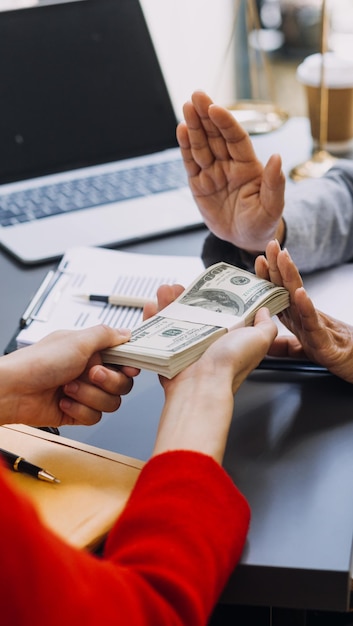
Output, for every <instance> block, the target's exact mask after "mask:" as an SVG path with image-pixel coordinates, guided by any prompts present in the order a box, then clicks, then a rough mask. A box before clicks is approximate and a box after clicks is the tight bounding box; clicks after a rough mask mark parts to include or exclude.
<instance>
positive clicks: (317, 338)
mask: <svg viewBox="0 0 353 626" xmlns="http://www.w3.org/2000/svg"><path fill="white" fill-rule="evenodd" d="M255 271H256V274H257V275H258V276H260V277H261V278H266V279H268V280H271V281H272V282H273V283H275V284H277V285H283V286H284V287H286V288H287V289H288V291H289V294H290V303H291V304H290V306H289V308H288V309H286V310H285V311H284V312H283V313H281V315H280V316H279V317H280V320H281V322H283V324H285V326H286V327H287V328H288V329H289V330H290V331H291V332H292V333H294V336H293V337H291V336H289V337H287V336H283V337H278V338H277V339H276V340H275V342H274V343H273V345H272V347H271V349H270V351H269V355H271V356H277V357H290V358H308V359H310V360H312V361H314V362H315V363H318V364H319V365H322V366H323V367H326V368H327V369H328V370H329V371H330V372H332V373H333V374H335V375H336V376H339V377H340V378H343V379H344V380H346V381H348V382H351V383H353V326H350V325H349V324H345V323H344V322H341V321H339V320H336V319H335V318H333V317H331V316H330V315H327V314H325V313H323V312H321V311H318V310H317V309H315V306H314V304H313V303H312V301H311V299H310V298H309V296H308V295H307V293H306V291H305V289H304V287H303V281H302V279H301V276H300V274H299V271H298V269H297V267H296V266H295V264H294V263H293V261H292V259H291V257H290V255H289V253H288V251H287V250H281V248H280V246H279V244H278V242H277V241H271V242H270V243H269V244H268V246H267V249H266V258H265V257H264V256H259V257H258V258H257V259H256V262H255Z"/></svg>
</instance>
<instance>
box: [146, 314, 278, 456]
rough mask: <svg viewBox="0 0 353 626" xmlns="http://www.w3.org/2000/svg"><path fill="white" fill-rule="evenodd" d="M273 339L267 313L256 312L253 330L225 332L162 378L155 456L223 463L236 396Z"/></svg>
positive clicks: (275, 330)
mask: <svg viewBox="0 0 353 626" xmlns="http://www.w3.org/2000/svg"><path fill="white" fill-rule="evenodd" d="M276 334H277V326H276V324H275V323H274V321H273V320H272V319H271V318H270V314H269V311H268V309H265V308H264V309H260V310H259V311H258V313H257V314H256V317H255V321H254V326H253V327H247V328H237V329H235V330H231V331H229V332H228V333H226V334H225V335H222V336H221V337H220V338H219V339H217V340H216V341H215V342H214V343H213V344H212V345H211V346H210V347H209V348H208V349H207V350H206V351H205V352H204V353H203V355H202V356H201V357H200V358H199V359H198V360H197V361H195V362H194V363H192V364H191V365H189V367H187V368H186V369H185V370H183V371H182V372H180V373H179V374H177V376H175V377H174V378H172V379H170V380H169V379H167V378H163V377H161V382H162V385H163V387H164V392H165V397H166V401H165V405H164V409H163V412H162V417H161V421H160V425H159V429H158V433H157V439H156V443H155V448H154V454H158V453H161V452H164V451H166V450H171V449H186V450H187V449H189V450H190V449H191V450H198V451H199V452H202V453H204V454H208V455H210V456H212V457H213V458H214V459H215V460H216V461H218V462H219V463H221V462H222V459H223V455H224V450H225V446H226V441H227V436H228V431H229V426H230V423H231V419H232V415H233V408H234V394H235V393H236V392H237V390H238V389H239V387H240V385H241V384H242V383H243V382H244V380H245V379H246V377H247V376H248V374H249V373H250V372H251V371H252V370H253V369H254V368H255V367H256V366H257V365H258V364H259V362H260V361H261V360H262V359H263V358H264V356H265V355H266V353H267V351H268V350H269V347H270V345H271V343H272V342H273V340H274V338H275V336H276Z"/></svg>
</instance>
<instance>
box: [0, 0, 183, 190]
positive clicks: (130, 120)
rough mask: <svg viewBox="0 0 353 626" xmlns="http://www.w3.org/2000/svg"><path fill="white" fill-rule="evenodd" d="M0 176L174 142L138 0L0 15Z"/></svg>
mask: <svg viewBox="0 0 353 626" xmlns="http://www.w3.org/2000/svg"><path fill="white" fill-rule="evenodd" d="M0 59H1V64H0V182H9V181H13V180H19V179H25V178H31V177H35V176H39V175H42V174H48V173H51V172H58V171H63V170H69V169H74V168H77V167H82V166H87V165H93V164H96V163H104V162H109V161H115V160H119V159H122V158H127V157H132V156H139V155H142V154H148V153H150V152H156V151H159V150H163V149H166V148H170V147H175V146H176V145H177V143H176V138H175V127H176V117H175V112H174V109H173V106H172V103H171V101H170V98H169V95H168V91H167V88H166V85H165V82H164V79H163V76H162V73H161V69H160V66H159V63H158V60H157V57H156V53H155V50H154V47H153V44H152V41H151V38H150V35H149V32H148V28H147V25H146V22H145V19H144V16H143V13H142V10H141V7H140V5H139V2H138V0H81V1H80V2H77V1H76V2H75V1H74V2H64V3H58V4H51V5H44V6H37V7H35V8H28V9H19V10H14V11H5V12H2V13H1V12H0Z"/></svg>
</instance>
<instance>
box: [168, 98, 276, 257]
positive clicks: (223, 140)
mask: <svg viewBox="0 0 353 626" xmlns="http://www.w3.org/2000/svg"><path fill="white" fill-rule="evenodd" d="M184 118H185V121H184V122H181V123H180V124H179V125H178V128H177V139H178V142H179V146H180V148H181V153H182V157H183V160H184V165H185V168H186V171H187V174H188V179H189V185H190V188H191V191H192V193H193V196H194V198H195V201H196V203H197V205H198V207H199V210H200V213H201V214H202V216H203V218H204V221H205V223H206V225H207V226H208V228H209V230H210V231H211V232H213V233H214V234H215V235H217V236H218V237H219V238H220V239H223V240H225V241H229V242H230V243H233V244H234V245H236V246H238V247H239V248H242V249H244V250H247V251H249V252H254V253H257V254H258V253H260V252H262V251H263V250H265V248H266V245H267V243H268V241H270V240H271V239H273V238H274V237H275V238H277V239H278V240H279V241H280V242H282V241H283V238H284V233H285V226H284V222H283V220H282V212H283V207H284V188H285V177H284V175H283V172H282V170H281V159H280V157H279V156H278V155H273V156H272V157H271V158H270V159H269V161H268V163H267V165H266V167H265V168H264V167H263V165H262V164H261V163H260V161H259V160H258V159H257V157H256V155H255V152H254V149H253V146H252V143H251V141H250V138H249V135H248V134H247V133H246V132H245V130H244V129H243V128H242V127H241V126H240V124H238V123H237V121H236V120H235V119H234V116H233V115H232V114H231V113H230V111H228V110H227V109H225V108H223V107H220V106H216V105H215V104H213V103H212V100H211V99H210V98H209V97H208V96H207V95H206V94H205V93H203V92H201V91H196V92H195V93H194V94H193V96H192V101H191V102H187V103H185V105H184Z"/></svg>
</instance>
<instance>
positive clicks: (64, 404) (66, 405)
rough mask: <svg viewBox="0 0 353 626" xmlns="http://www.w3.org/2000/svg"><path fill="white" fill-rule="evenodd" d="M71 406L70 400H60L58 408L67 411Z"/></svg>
mask: <svg viewBox="0 0 353 626" xmlns="http://www.w3.org/2000/svg"><path fill="white" fill-rule="evenodd" d="M71 406H72V400H70V399H69V398H62V399H61V400H60V408H61V409H62V410H63V411H68V410H69V409H70V408H71Z"/></svg>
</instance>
